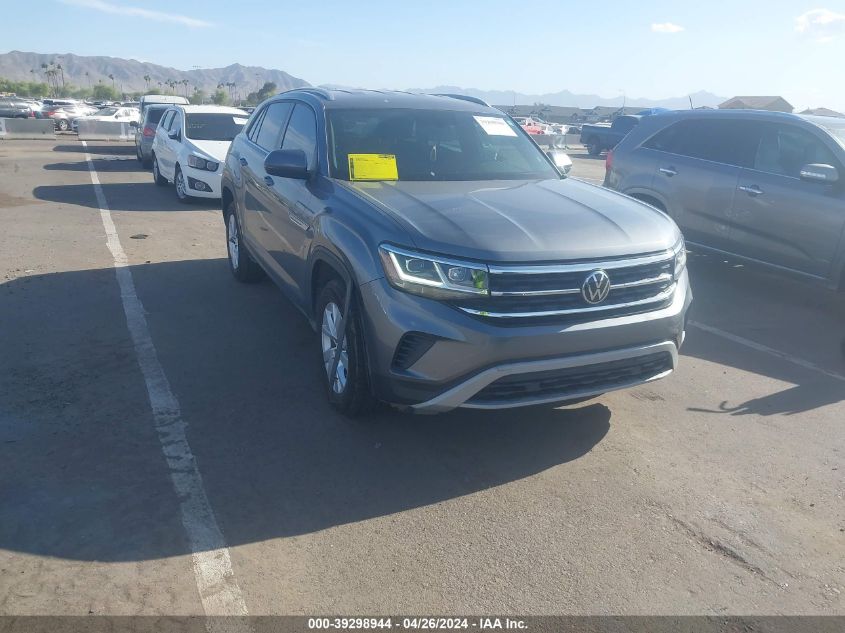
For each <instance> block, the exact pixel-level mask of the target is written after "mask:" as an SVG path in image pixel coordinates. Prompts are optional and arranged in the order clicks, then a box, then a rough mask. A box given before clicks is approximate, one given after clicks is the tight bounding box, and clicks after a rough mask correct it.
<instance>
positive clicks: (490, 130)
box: [328, 108, 560, 180]
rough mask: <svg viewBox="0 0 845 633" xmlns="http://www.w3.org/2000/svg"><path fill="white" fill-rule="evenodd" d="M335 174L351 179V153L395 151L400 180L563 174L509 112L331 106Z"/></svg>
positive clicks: (505, 178)
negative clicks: (361, 108)
mask: <svg viewBox="0 0 845 633" xmlns="http://www.w3.org/2000/svg"><path fill="white" fill-rule="evenodd" d="M328 120H329V138H330V141H329V145H330V162H331V168H332V175H333V176H334V177H335V178H341V179H344V180H348V179H349V160H348V159H349V154H373V155H385V154H386V155H391V156H395V161H396V170H397V172H398V175H399V180H539V179H545V178H555V179H558V178H560V175H559V174H558V172H557V171H556V170H555V169H554V167H552V165H551V164H549V162H548V160H546V157H545V155H544V154H543V152H542V151H541V150H540V149H538V148H537V146H536V145H534V143H533V142H531V140H530V139H529V138H527V137H526V135H525V134H524V133H523V132H522V130H521V129H520V128H519V126H518V125H517V124H516V123H515V122H513V121H511V120H510V119H508V118H506V117H504V116H501V115H499V116H496V115H495V114H489V113H488V114H483V115H477V114H473V113H471V112H465V111H451V110H412V109H393V108H382V109H377V110H358V109H354V110H331V111H329V113H328Z"/></svg>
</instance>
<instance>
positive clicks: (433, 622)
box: [308, 617, 528, 631]
mask: <svg viewBox="0 0 845 633" xmlns="http://www.w3.org/2000/svg"><path fill="white" fill-rule="evenodd" d="M527 628H528V626H527V625H526V623H525V621H524V620H520V619H511V618H495V617H477V618H440V617H404V618H387V617H370V618H366V617H357V618H334V617H332V618H308V629H309V630H341V631H344V630H379V629H382V630H389V629H398V630H408V631H442V630H451V629H458V630H476V631H496V630H511V631H517V630H526V629H527Z"/></svg>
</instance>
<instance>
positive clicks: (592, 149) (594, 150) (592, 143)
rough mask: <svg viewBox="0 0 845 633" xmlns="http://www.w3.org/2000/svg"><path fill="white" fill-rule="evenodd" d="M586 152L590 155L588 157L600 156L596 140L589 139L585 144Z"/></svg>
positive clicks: (599, 148)
mask: <svg viewBox="0 0 845 633" xmlns="http://www.w3.org/2000/svg"><path fill="white" fill-rule="evenodd" d="M587 151H588V152H589V153H590V156H598V155H599V154H601V147H600V146H599V141H598V139H597V138H591V139H590V140H589V141H588V142H587Z"/></svg>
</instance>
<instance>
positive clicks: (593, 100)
mask: <svg viewBox="0 0 845 633" xmlns="http://www.w3.org/2000/svg"><path fill="white" fill-rule="evenodd" d="M410 92H428V93H445V94H449V93H458V94H464V95H469V96H471V97H478V98H480V99H483V100H484V101H486V102H487V103H495V104H497V105H533V104H535V103H543V104H545V105H553V106H569V107H574V108H592V107H595V106H616V107H618V106H621V105H622V102H623V100H624V102H625V105H626V106H628V107H637V108H667V109H669V110H686V109H688V108H689V107H690V99H692V103H693V107H696V108H698V107H700V106H709V107H711V108H715V107H716V106H717V105H719V104H720V103H724V102H725V101H727V98H726V97H720V96H718V95H715V94H713V93H712V92H706V91H703V90H702V91H699V92H695V93H693V94H691V95H688V96H687V95H685V96H682V97H671V98H668V99H650V98H647V97H637V98H632V97H623V96H621V95H620V96H618V97H600V96H599V95H593V94H576V93H573V92H570V91H569V90H561V91H560V92H547V93H543V94H526V93H523V92H513V91H510V90H477V89H475V88H459V87H458V86H437V87H435V88H426V89H412V90H410Z"/></svg>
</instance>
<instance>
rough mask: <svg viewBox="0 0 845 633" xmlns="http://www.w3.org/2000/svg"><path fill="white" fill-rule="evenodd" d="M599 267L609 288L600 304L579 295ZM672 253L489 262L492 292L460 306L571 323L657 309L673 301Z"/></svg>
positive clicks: (516, 319) (522, 321) (513, 321)
mask: <svg viewBox="0 0 845 633" xmlns="http://www.w3.org/2000/svg"><path fill="white" fill-rule="evenodd" d="M596 270H603V271H605V272H606V273H607V275H608V277H609V278H610V284H611V289H610V292H609V294H608V296H607V297H606V298H605V299H604V301H602V302H601V303H599V304H591V303H589V302H587V301H586V299H584V297H583V296H582V294H581V287H582V285H583V284H584V281H585V280H586V278H587V277H588V276H589V275H590V274H591V273H592V272H594V271H596ZM673 272H674V253H673V252H672V251H666V252H664V253H658V254H656V255H647V256H641V257H636V258H628V259H619V260H603V261H586V262H574V263H567V264H548V265H541V266H536V265H525V266H508V267H497V266H491V267H490V296H485V297H473V298H471V299H466V300H463V301H461V302H460V304H459V305H458V307H459V308H461V309H462V310H464V311H465V312H468V313H470V314H472V315H474V316H476V317H478V318H481V319H485V320H494V321H495V322H496V323H498V324H501V325H529V324H532V323H548V322H554V323H572V322H581V321H586V320H594V319H596V318H609V317H613V316H625V315H630V314H637V313H640V312H648V311H651V310H657V309H660V308H662V307H665V306H667V305H668V304H669V303H671V301H672V295H673V293H674V283H675V282H674V278H673Z"/></svg>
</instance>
